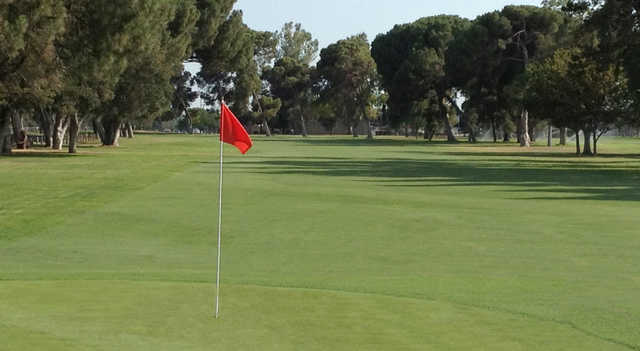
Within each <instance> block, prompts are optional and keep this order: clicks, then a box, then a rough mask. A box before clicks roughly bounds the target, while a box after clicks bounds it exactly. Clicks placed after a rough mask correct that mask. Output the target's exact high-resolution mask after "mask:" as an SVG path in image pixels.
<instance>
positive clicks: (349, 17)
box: [235, 0, 540, 49]
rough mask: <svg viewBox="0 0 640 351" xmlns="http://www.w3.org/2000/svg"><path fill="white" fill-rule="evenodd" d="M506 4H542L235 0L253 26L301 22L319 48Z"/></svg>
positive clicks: (524, 0)
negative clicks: (432, 18)
mask: <svg viewBox="0 0 640 351" xmlns="http://www.w3.org/2000/svg"><path fill="white" fill-rule="evenodd" d="M506 5H540V0H511V1H503V0H444V1H442V0H238V1H237V2H236V6H235V8H236V9H239V10H242V12H243V13H244V22H245V23H246V24H247V25H248V26H249V27H250V28H252V29H255V30H263V31H275V30H278V29H280V28H281V27H282V25H283V24H284V23H286V22H291V21H293V22H296V23H302V27H303V28H304V29H305V30H307V31H308V32H310V33H311V34H312V35H313V37H314V38H316V39H318V41H319V42H320V49H322V48H324V47H326V46H328V45H329V44H332V43H334V42H336V41H338V40H341V39H345V38H347V37H349V36H351V35H354V34H358V33H362V32H364V33H367V36H368V37H369V41H373V39H375V37H376V35H378V34H380V33H386V32H387V31H389V30H390V29H391V28H393V26H394V25H396V24H401V23H408V22H413V21H415V20H417V19H419V18H421V17H426V16H433V15H440V14H447V15H458V16H461V17H466V18H469V19H473V18H475V17H476V16H478V15H481V14H483V13H486V12H490V11H494V10H499V9H502V8H503V7H504V6H506Z"/></svg>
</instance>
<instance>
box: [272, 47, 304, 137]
mask: <svg viewBox="0 0 640 351" xmlns="http://www.w3.org/2000/svg"><path fill="white" fill-rule="evenodd" d="M311 75H312V69H311V68H310V67H309V66H307V65H306V64H304V63H302V62H300V61H297V60H295V59H293V58H290V57H284V58H281V59H279V60H278V61H277V62H276V63H275V65H274V66H273V67H269V68H267V69H266V70H265V71H264V73H263V77H264V78H265V80H266V81H267V82H269V86H270V90H271V94H273V96H274V97H276V98H278V99H280V101H281V102H282V109H281V111H282V112H283V114H284V116H285V117H287V119H290V120H293V119H297V118H300V121H301V123H302V124H303V126H302V129H303V130H302V134H303V135H304V134H306V130H305V127H304V118H305V116H304V113H305V110H306V109H307V108H309V106H310V105H311V102H312V100H311V98H312V96H311V95H312V91H311V88H312V79H311ZM287 125H288V123H286V122H285V123H282V124H281V127H286V126H287Z"/></svg>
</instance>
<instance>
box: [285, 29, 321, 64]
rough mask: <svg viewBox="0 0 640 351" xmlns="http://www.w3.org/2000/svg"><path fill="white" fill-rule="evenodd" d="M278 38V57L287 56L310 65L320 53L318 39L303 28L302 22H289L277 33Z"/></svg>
mask: <svg viewBox="0 0 640 351" xmlns="http://www.w3.org/2000/svg"><path fill="white" fill-rule="evenodd" d="M275 36H276V38H277V39H278V47H277V55H276V59H278V60H279V59H283V58H285V57H288V58H291V59H294V60H296V61H298V62H300V63H302V64H305V65H307V66H308V65H310V64H311V63H312V62H313V61H314V60H315V59H316V57H317V55H318V40H315V39H313V36H312V35H311V33H309V32H307V31H306V30H304V29H302V24H300V23H295V24H294V23H293V22H288V23H285V24H284V26H282V29H281V30H280V31H278V32H276V34H275Z"/></svg>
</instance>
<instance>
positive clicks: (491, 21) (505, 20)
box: [447, 6, 566, 146]
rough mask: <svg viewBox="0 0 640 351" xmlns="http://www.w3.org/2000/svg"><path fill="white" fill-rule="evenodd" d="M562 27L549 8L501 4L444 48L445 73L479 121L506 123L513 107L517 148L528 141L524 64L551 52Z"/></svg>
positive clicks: (493, 126)
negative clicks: (518, 144)
mask: <svg viewBox="0 0 640 351" xmlns="http://www.w3.org/2000/svg"><path fill="white" fill-rule="evenodd" d="M565 25H566V22H565V21H564V17H563V16H562V15H561V14H560V13H559V12H558V11H555V10H551V9H548V8H538V7H534V6H507V7H505V8H504V9H503V10H502V11H499V12H498V11H495V12H491V13H487V14H484V15H482V16H479V17H478V18H476V19H475V20H474V21H473V24H472V25H471V26H469V27H468V28H467V29H466V30H465V31H461V32H459V33H458V36H457V37H456V38H455V40H454V42H453V43H452V44H451V47H450V49H449V51H448V59H447V72H448V74H449V75H450V77H451V79H452V81H453V85H454V86H456V87H458V88H459V89H461V90H463V92H464V93H465V95H466V96H467V97H468V98H469V99H470V103H469V104H467V106H469V107H472V108H474V110H475V112H476V113H477V115H478V120H479V121H480V122H489V123H490V124H491V126H492V129H495V127H496V125H497V124H503V125H508V124H509V122H510V121H509V120H510V118H511V116H513V115H514V114H515V111H516V110H519V111H518V112H517V114H518V115H519V116H518V120H519V128H518V129H519V140H520V142H521V145H522V146H529V145H530V137H529V133H528V128H529V124H530V122H529V113H528V110H527V109H526V108H523V106H524V105H523V97H524V94H525V92H526V90H527V81H526V79H525V78H523V76H522V75H523V73H524V72H525V69H526V66H527V65H528V64H529V63H531V62H535V61H536V60H540V59H543V58H544V57H546V56H548V55H549V54H550V53H552V52H553V50H554V49H555V48H556V46H557V45H558V43H557V42H558V33H559V32H560V29H561V28H563V26H565ZM563 33H566V31H565V32H563ZM503 129H506V128H503ZM494 134H495V132H494ZM505 139H506V138H505Z"/></svg>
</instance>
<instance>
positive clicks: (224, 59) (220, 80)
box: [196, 11, 254, 105]
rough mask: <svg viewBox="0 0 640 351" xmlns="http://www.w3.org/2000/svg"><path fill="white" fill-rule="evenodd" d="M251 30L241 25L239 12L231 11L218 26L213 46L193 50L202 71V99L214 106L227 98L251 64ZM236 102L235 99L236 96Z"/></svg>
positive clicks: (200, 77) (200, 79) (200, 76)
mask: <svg viewBox="0 0 640 351" xmlns="http://www.w3.org/2000/svg"><path fill="white" fill-rule="evenodd" d="M253 53H254V43H253V34H252V31H251V30H250V29H249V28H248V27H247V25H245V24H244V23H243V22H242V12H241V11H234V12H233V13H232V14H231V15H230V16H229V18H227V20H226V21H225V22H224V23H223V24H222V25H221V26H220V29H219V31H218V35H217V37H216V38H215V40H214V41H213V44H211V45H209V46H206V47H202V48H200V49H198V50H196V55H197V57H198V60H199V61H200V63H201V64H202V70H201V71H200V73H198V82H199V84H200V85H201V86H202V87H203V88H204V89H205V92H204V93H203V94H202V97H203V99H204V100H205V102H207V103H208V104H209V105H214V104H215V103H217V102H218V101H219V100H221V99H226V98H227V97H228V95H229V94H230V93H231V91H232V90H233V87H234V83H235V82H238V79H240V78H247V76H244V77H240V78H238V77H239V75H240V74H242V73H243V71H244V70H245V69H246V68H247V67H249V66H250V64H251V63H253ZM235 100H238V97H237V96H236V98H235Z"/></svg>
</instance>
